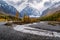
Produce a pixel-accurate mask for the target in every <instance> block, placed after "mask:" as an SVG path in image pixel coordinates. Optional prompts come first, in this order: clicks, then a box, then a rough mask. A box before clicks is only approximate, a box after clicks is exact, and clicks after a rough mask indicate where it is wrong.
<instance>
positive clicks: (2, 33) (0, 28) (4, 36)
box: [0, 23, 60, 40]
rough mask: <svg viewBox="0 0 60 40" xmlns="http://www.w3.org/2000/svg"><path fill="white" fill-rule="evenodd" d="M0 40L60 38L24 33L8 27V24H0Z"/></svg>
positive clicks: (58, 38) (57, 38)
mask: <svg viewBox="0 0 60 40" xmlns="http://www.w3.org/2000/svg"><path fill="white" fill-rule="evenodd" d="M35 24H36V23H35ZM26 25H27V24H26ZM28 25H31V24H28ZM17 26H18V25H17ZM19 27H22V26H19ZM25 28H26V27H25ZM19 29H22V28H19ZM31 29H32V28H31ZM36 30H37V29H36ZM36 30H35V31H36ZM22 31H23V30H22ZM31 32H32V31H31ZM0 40H60V37H50V36H42V35H36V34H30V33H24V32H21V31H17V30H14V29H13V28H10V27H8V26H5V25H0Z"/></svg>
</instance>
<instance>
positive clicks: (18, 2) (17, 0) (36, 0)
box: [4, 0, 60, 11]
mask: <svg viewBox="0 0 60 40" xmlns="http://www.w3.org/2000/svg"><path fill="white" fill-rule="evenodd" d="M4 1H6V2H7V3H8V4H9V5H12V6H14V7H15V8H16V9H17V10H18V11H22V10H23V9H24V8H25V7H26V5H28V4H29V6H31V7H33V8H36V9H38V10H41V9H43V8H46V7H49V6H50V5H52V4H54V3H55V2H59V1H60V0H4ZM45 3H46V5H44V4H45Z"/></svg>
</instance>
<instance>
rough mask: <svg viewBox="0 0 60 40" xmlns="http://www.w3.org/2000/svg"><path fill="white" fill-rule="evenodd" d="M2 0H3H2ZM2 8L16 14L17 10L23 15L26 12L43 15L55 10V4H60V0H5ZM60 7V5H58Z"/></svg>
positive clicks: (33, 15)
mask: <svg viewBox="0 0 60 40" xmlns="http://www.w3.org/2000/svg"><path fill="white" fill-rule="evenodd" d="M0 1H2V0H0ZM3 1H4V2H2V3H4V4H3V6H2V9H3V10H5V9H6V10H5V12H8V13H12V14H15V13H16V10H18V11H19V12H20V16H21V17H23V15H24V13H26V15H28V16H32V17H36V16H43V15H45V14H46V13H48V12H51V11H50V10H55V9H57V7H56V6H55V5H60V0H3ZM58 8H59V7H58Z"/></svg>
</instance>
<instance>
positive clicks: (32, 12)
mask: <svg viewBox="0 0 60 40" xmlns="http://www.w3.org/2000/svg"><path fill="white" fill-rule="evenodd" d="M24 14H26V15H28V16H30V15H34V16H40V12H39V11H38V10H37V9H34V8H32V7H30V6H26V7H25V8H24V9H23V10H22V11H21V12H20V15H21V17H23V16H24Z"/></svg>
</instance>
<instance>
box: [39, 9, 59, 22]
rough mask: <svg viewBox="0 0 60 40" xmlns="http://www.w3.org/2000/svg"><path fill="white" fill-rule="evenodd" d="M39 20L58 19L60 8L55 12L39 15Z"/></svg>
mask: <svg viewBox="0 0 60 40" xmlns="http://www.w3.org/2000/svg"><path fill="white" fill-rule="evenodd" d="M40 20H45V21H58V20H59V21H60V10H59V11H56V12H55V13H51V14H50V15H48V14H46V15H45V16H43V17H41V18H40Z"/></svg>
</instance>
